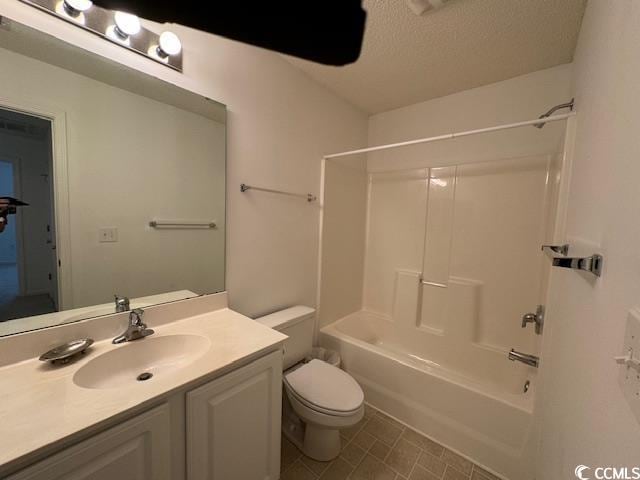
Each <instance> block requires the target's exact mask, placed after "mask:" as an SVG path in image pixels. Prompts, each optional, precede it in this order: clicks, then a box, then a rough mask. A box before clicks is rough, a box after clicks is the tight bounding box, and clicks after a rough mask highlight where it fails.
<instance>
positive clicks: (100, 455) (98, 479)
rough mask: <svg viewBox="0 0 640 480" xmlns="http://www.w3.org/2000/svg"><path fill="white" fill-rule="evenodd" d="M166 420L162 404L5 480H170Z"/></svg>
mask: <svg viewBox="0 0 640 480" xmlns="http://www.w3.org/2000/svg"><path fill="white" fill-rule="evenodd" d="M169 420H170V415H169V406H168V405H166V404H165V405H162V406H160V407H157V408H154V409H153V410H150V411H148V412H146V413H143V414H142V415H139V416H137V417H135V418H133V419H131V420H129V421H127V422H124V423H122V424H120V425H118V426H117V427H114V428H111V429H109V430H107V431H105V432H103V433H100V434H98V435H96V436H94V437H91V438H90V439H88V440H85V441H84V442H81V443H79V444H77V445H75V446H73V447H70V448H67V449H65V450H63V451H62V452H60V453H57V454H55V455H53V456H51V457H49V458H47V459H46V460H43V461H41V462H39V463H36V464H34V465H32V466H31V467H28V468H26V469H25V470H22V471H20V472H18V473H17V474H15V475H12V476H11V477H9V478H8V479H7V480H89V479H90V480H171V455H170V453H171V445H170V423H169Z"/></svg>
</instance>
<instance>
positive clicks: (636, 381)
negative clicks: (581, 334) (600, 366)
mask: <svg viewBox="0 0 640 480" xmlns="http://www.w3.org/2000/svg"><path fill="white" fill-rule="evenodd" d="M616 361H617V362H618V363H619V364H620V373H619V376H618V382H619V384H620V388H622V393H623V394H624V398H625V399H626V400H627V403H628V404H629V406H630V407H631V411H632V412H633V414H634V415H635V417H636V419H637V420H638V422H640V310H638V309H634V310H631V311H630V312H629V315H628V316H627V330H626V332H625V335H624V348H623V352H622V356H621V357H617V358H616Z"/></svg>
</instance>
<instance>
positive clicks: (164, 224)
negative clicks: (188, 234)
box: [149, 220, 218, 229]
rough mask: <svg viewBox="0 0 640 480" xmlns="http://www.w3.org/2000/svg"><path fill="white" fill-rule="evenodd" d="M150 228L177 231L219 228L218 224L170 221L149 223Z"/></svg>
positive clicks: (152, 221)
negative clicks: (173, 229) (174, 229)
mask: <svg viewBox="0 0 640 480" xmlns="http://www.w3.org/2000/svg"><path fill="white" fill-rule="evenodd" d="M149 226H150V227H151V228H176V229H187V228H195V229H199V228H205V229H207V228H208V229H213V228H217V226H218V225H217V224H216V222H178V221H168V220H151V221H150V222H149Z"/></svg>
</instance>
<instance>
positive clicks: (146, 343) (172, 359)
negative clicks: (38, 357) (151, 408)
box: [73, 335, 211, 389]
mask: <svg viewBox="0 0 640 480" xmlns="http://www.w3.org/2000/svg"><path fill="white" fill-rule="evenodd" d="M210 347H211V342H210V341H209V339H208V338H206V337H201V336H199V335H167V336H164V337H147V338H144V339H142V340H136V341H134V342H131V343H127V344H125V345H123V346H119V347H117V348H116V349H114V350H111V351H109V352H107V353H103V354H102V355H100V356H98V357H96V358H94V359H92V360H90V361H89V362H88V363H87V364H86V365H84V366H83V367H82V368H80V370H78V371H77V372H76V374H75V375H74V376H73V382H74V383H75V384H76V385H78V386H80V387H84V388H96V389H103V388H118V387H122V386H126V385H135V384H139V385H144V384H145V383H150V382H153V381H154V380H157V379H158V378H162V377H163V376H165V375H167V374H170V373H172V372H175V371H176V370H180V369H182V368H184V367H186V366H188V365H189V364H191V363H193V361H195V360H196V359H197V358H198V357H200V356H201V355H203V354H204V353H205V352H206V351H207V350H209V348H210ZM149 374H151V376H150V375H149ZM141 375H143V377H142V378H143V379H139V377H140V376H141Z"/></svg>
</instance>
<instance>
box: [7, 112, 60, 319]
mask: <svg viewBox="0 0 640 480" xmlns="http://www.w3.org/2000/svg"><path fill="white" fill-rule="evenodd" d="M0 117H1V118H2V122H1V123H0V127H1V128H0V170H1V171H0V196H12V197H16V198H18V199H20V200H22V201H24V202H26V203H27V204H28V206H24V207H19V208H18V209H17V213H16V214H15V215H11V216H10V218H9V225H10V226H11V225H12V224H13V226H12V227H11V228H10V231H8V232H7V231H5V232H4V233H3V234H2V237H3V238H1V239H0V243H1V244H5V243H6V242H8V241H10V240H15V242H14V243H15V252H16V255H15V257H16V259H17V261H16V262H15V267H13V268H14V270H17V277H18V284H19V291H18V293H17V294H16V295H12V296H10V295H9V294H8V293H10V292H13V290H11V289H10V288H8V287H7V286H6V282H2V281H1V280H0V296H2V297H4V301H1V299H0V303H1V304H0V321H3V320H8V319H12V318H22V317H29V316H34V315H41V314H45V313H52V312H55V311H57V310H58V272H57V270H58V258H57V251H56V225H55V222H54V219H55V204H54V197H55V195H54V185H53V150H52V148H53V143H52V137H51V134H52V126H51V121H49V120H45V119H42V118H38V117H35V116H32V115H27V114H23V113H19V112H13V111H9V110H4V109H2V108H0ZM9 187H11V188H9ZM9 190H11V191H10V192H9ZM13 250H14V249H9V252H13ZM0 260H1V259H0ZM4 265H6V263H5V264H4ZM7 270H8V268H7V267H6V266H5V267H3V268H0V277H2V278H5V277H6V273H7Z"/></svg>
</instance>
